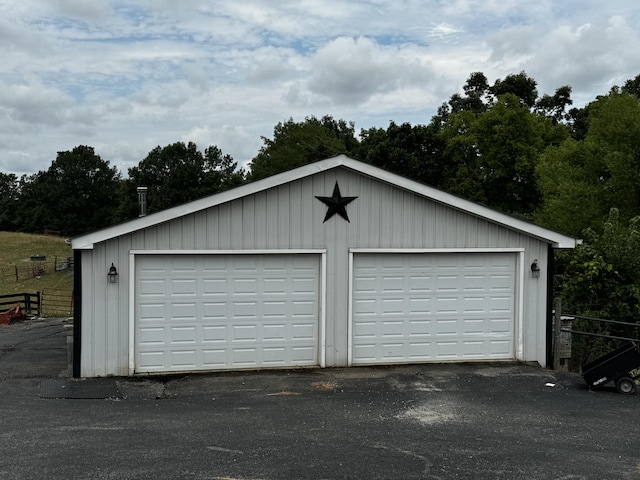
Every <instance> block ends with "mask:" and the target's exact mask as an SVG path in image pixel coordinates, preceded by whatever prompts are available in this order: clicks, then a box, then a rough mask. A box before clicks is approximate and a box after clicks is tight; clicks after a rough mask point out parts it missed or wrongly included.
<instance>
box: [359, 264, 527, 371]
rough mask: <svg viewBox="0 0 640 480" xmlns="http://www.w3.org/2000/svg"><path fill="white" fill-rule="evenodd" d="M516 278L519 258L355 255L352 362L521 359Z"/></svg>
mask: <svg viewBox="0 0 640 480" xmlns="http://www.w3.org/2000/svg"><path fill="white" fill-rule="evenodd" d="M515 271H516V255H515V254H503V253H459V254H458V253H456V254H355V255H354V268H353V275H354V278H353V286H354V289H353V294H352V295H353V308H352V356H351V359H352V362H353V363H355V364H358V363H363V364H364V363H385V362H390V361H394V362H415V361H443V360H447V361H455V360H468V359H478V360H480V359H498V358H505V359H510V358H513V356H514V353H513V338H514V329H515V327H514V325H515V314H514V312H515Z"/></svg>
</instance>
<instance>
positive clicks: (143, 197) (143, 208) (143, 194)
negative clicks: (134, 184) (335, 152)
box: [138, 187, 148, 217]
mask: <svg viewBox="0 0 640 480" xmlns="http://www.w3.org/2000/svg"><path fill="white" fill-rule="evenodd" d="M147 190H148V188H147V187H138V205H140V215H138V216H139V217H144V216H145V215H146V214H147Z"/></svg>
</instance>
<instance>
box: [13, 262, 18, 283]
mask: <svg viewBox="0 0 640 480" xmlns="http://www.w3.org/2000/svg"><path fill="white" fill-rule="evenodd" d="M13 268H15V269H16V283H17V282H19V281H20V279H18V266H17V265H16V266H15V267H13Z"/></svg>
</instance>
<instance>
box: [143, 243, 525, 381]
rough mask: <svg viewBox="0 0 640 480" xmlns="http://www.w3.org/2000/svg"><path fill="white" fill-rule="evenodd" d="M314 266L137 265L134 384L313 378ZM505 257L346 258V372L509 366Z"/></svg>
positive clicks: (318, 322) (315, 259)
mask: <svg viewBox="0 0 640 480" xmlns="http://www.w3.org/2000/svg"><path fill="white" fill-rule="evenodd" d="M323 255H324V254H323V253H297V254H292V253H287V254H271V253H262V254H260V253H251V254H216V255H211V254H181V255H178V254H139V255H136V256H135V257H136V258H135V260H134V264H135V272H136V274H135V278H136V287H135V292H136V293H135V306H134V309H135V313H134V316H133V319H134V324H135V325H134V329H133V330H134V332H133V339H134V345H135V353H134V356H133V358H135V365H134V368H133V370H134V372H135V373H151V372H182V371H202V370H230V369H243V368H244V369H246V368H250V369H255V368H269V367H271V368H273V367H277V368H283V367H304V366H323V365H324V361H323V359H324V351H323V349H324V345H325V342H324V341H323V340H324V339H323V335H324V317H323V310H322V304H323V302H322V298H323V297H322V292H323V278H324V277H323V275H322V272H323V268H322V265H323V261H322V259H323ZM516 256H517V254H516V253H496V252H474V253H468V252H446V253H442V252H440V253H433V252H427V253H415V252H413V253H401V252H395V253H389V252H375V253H374V252H360V253H355V254H353V256H352V259H353V260H352V269H351V275H352V281H351V282H350V289H351V292H352V294H351V310H350V315H348V321H349V328H348V332H349V348H350V350H351V355H350V362H349V363H350V364H353V365H357V364H388V363H406V362H424V361H459V360H498V359H513V358H514V334H515V318H516V288H515V287H516Z"/></svg>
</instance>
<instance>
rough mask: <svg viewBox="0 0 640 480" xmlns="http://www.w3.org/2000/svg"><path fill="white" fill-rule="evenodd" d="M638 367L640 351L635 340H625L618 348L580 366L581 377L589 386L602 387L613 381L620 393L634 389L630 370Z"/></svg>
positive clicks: (632, 391) (633, 378) (638, 376)
mask: <svg viewBox="0 0 640 480" xmlns="http://www.w3.org/2000/svg"><path fill="white" fill-rule="evenodd" d="M638 369H640V352H638V347H637V345H636V343H635V342H627V343H625V344H624V345H623V346H621V347H620V348H617V349H616V350H614V351H612V352H609V353H607V354H606V355H604V356H602V357H600V358H598V359H597V360H594V361H593V362H590V363H587V364H586V365H584V366H583V367H582V377H583V378H584V381H585V382H587V385H589V387H602V386H604V385H606V384H607V383H609V382H613V383H614V384H615V386H616V389H617V390H618V392H620V393H626V394H628V395H631V394H632V393H635V391H636V382H635V380H636V379H638V378H640V374H639V375H633V374H632V373H631V371H632V370H638Z"/></svg>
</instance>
